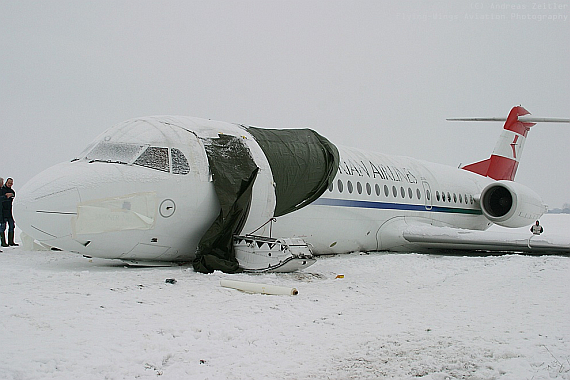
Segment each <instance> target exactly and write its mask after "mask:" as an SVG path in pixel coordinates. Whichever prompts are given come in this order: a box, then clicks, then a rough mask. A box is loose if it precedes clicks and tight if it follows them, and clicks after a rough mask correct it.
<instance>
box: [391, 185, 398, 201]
mask: <svg viewBox="0 0 570 380" xmlns="http://www.w3.org/2000/svg"><path fill="white" fill-rule="evenodd" d="M392 194H394V198H397V197H398V189H396V186H392Z"/></svg>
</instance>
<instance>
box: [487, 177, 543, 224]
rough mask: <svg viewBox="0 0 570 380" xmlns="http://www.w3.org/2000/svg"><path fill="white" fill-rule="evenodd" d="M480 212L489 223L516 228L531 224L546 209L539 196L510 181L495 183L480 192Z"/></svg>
mask: <svg viewBox="0 0 570 380" xmlns="http://www.w3.org/2000/svg"><path fill="white" fill-rule="evenodd" d="M480 204H481V210H482V211H483V215H485V217H486V218H487V219H489V220H490V221H491V222H493V223H495V224H498V225H500V226H503V227H511V228H518V227H524V226H528V225H530V224H532V223H533V222H534V221H535V220H537V219H538V218H540V217H541V216H542V214H544V212H545V210H546V207H545V206H544V204H543V203H542V200H541V199H540V196H539V195H538V194H536V193H535V192H534V191H532V190H531V189H529V188H528V187H526V186H524V185H521V184H519V183H516V182H512V181H504V180H503V181H497V182H494V183H492V184H489V185H487V186H486V187H485V188H484V189H483V191H482V192H481V197H480Z"/></svg>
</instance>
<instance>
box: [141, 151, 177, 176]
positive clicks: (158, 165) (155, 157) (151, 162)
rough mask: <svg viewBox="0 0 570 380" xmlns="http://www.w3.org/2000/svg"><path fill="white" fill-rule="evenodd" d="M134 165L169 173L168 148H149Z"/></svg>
mask: <svg viewBox="0 0 570 380" xmlns="http://www.w3.org/2000/svg"><path fill="white" fill-rule="evenodd" d="M133 164H134V165H139V166H144V167H146V168H151V169H156V170H160V171H163V172H167V173H168V172H170V163H169V159H168V148H159V147H155V146H151V147H148V149H147V150H145V151H144V152H143V154H141V155H140V156H139V158H137V159H136V161H135V162H133Z"/></svg>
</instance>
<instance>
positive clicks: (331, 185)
mask: <svg viewBox="0 0 570 380" xmlns="http://www.w3.org/2000/svg"><path fill="white" fill-rule="evenodd" d="M333 183H334V182H331V184H330V185H329V191H330V192H332V191H333Z"/></svg>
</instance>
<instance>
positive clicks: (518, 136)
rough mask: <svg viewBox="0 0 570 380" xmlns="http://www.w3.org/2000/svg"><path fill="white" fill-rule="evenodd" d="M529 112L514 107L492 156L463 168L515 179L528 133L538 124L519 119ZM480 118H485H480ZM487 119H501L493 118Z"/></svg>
mask: <svg viewBox="0 0 570 380" xmlns="http://www.w3.org/2000/svg"><path fill="white" fill-rule="evenodd" d="M528 114H530V112H528V111H527V110H526V109H524V108H523V107H521V106H517V107H513V108H512V109H511V112H509V116H508V117H507V119H506V121H505V125H504V127H503V133H501V137H500V138H499V141H497V145H495V150H493V154H492V155H491V157H490V158H488V159H486V160H483V161H479V162H475V163H473V164H469V165H465V166H463V167H462V169H464V170H469V171H471V172H473V173H477V174H480V175H482V176H484V177H490V178H493V179H495V180H501V179H505V180H509V181H514V179H515V174H516V172H517V168H518V166H519V161H520V158H521V155H522V152H523V147H524V143H525V140H526V135H527V134H528V131H529V130H530V127H532V126H533V125H535V124H536V123H529V122H522V121H520V120H519V116H524V115H528ZM472 120H473V119H472ZM478 120H483V119H481V118H479V119H478ZM486 120H501V119H497V118H493V119H486ZM502 120H504V119H502Z"/></svg>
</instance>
